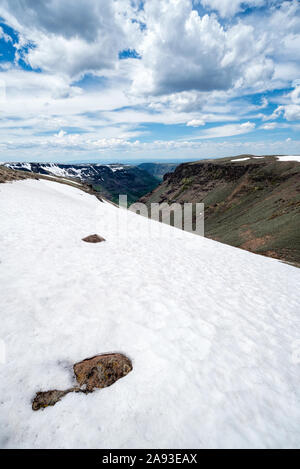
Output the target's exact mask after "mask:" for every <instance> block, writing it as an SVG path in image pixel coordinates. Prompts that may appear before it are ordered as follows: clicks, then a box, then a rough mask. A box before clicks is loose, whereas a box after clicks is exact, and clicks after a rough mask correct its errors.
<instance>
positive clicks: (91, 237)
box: [82, 234, 105, 243]
mask: <svg viewBox="0 0 300 469" xmlns="http://www.w3.org/2000/svg"><path fill="white" fill-rule="evenodd" d="M82 241H85V242H86V243H102V242H103V241H105V239H104V238H102V236H99V235H97V234H94V235H89V236H87V237H86V238H82Z"/></svg>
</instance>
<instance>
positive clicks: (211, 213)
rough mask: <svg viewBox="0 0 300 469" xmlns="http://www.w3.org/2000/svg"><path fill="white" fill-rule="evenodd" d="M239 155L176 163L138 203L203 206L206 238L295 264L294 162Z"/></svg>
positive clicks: (298, 252) (299, 210)
mask: <svg viewBox="0 0 300 469" xmlns="http://www.w3.org/2000/svg"><path fill="white" fill-rule="evenodd" d="M245 156H247V159H245V160H244V161H236V162H234V158H222V159H218V160H203V161H199V162H195V163H187V164H182V165H180V166H179V167H178V168H177V169H176V170H175V172H174V173H173V174H171V175H168V177H167V179H166V180H165V181H164V182H163V183H162V184H161V185H160V186H159V187H158V188H157V189H155V190H154V191H153V192H152V193H151V194H148V195H147V196H145V197H143V198H142V199H141V201H143V202H146V203H147V204H149V203H151V202H165V201H167V202H178V203H184V202H195V203H196V202H204V204H205V235H206V236H207V237H209V238H212V239H215V240H218V241H221V242H223V243H226V244H230V245H232V246H236V247H240V248H243V249H247V250H249V251H252V252H256V253H259V254H263V255H266V256H270V257H275V258H279V259H282V260H285V261H288V262H291V263H294V264H300V163H297V162H282V161H278V160H277V159H276V158H275V157H273V156H268V157H263V158H255V157H252V156H250V155H245ZM241 158H242V156H240V157H236V159H237V160H239V159H241Z"/></svg>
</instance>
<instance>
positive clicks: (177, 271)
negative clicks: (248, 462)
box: [0, 180, 300, 448]
mask: <svg viewBox="0 0 300 469" xmlns="http://www.w3.org/2000/svg"><path fill="white" fill-rule="evenodd" d="M0 216H1V227H0V261H1V262H0V281H1V295H0V311H1V332H0V338H1V340H2V341H3V342H2V345H3V346H4V345H5V349H6V360H5V363H3V364H0V418H1V425H0V446H1V447H4V448H12V447H14V448H29V447H33V448H45V447H47V448H51V447H55V448H115V447H121V448H128V447H145V448H151V447H154V448H155V447H160V448H195V447H200V448H202V447H206V448H211V447H218V448H219V447H258V448H266V447H267V448H269V447H297V446H299V442H300V373H299V371H300V365H299V360H298V358H299V338H300V319H299V300H300V294H299V280H300V271H299V270H298V269H296V268H294V267H291V266H289V265H285V264H282V263H280V262H278V261H276V260H273V259H268V258H264V257H262V256H258V255H254V254H251V253H248V252H246V251H243V250H239V249H235V248H232V247H230V246H226V245H223V244H220V243H217V242H214V241H212V240H209V239H205V238H201V237H198V236H194V235H193V234H189V233H185V232H182V231H179V230H177V229H175V228H171V227H168V226H167V225H162V224H158V223H156V222H154V221H150V220H147V219H145V218H143V217H140V216H137V215H135V214H132V213H128V212H126V211H125V210H121V209H117V208H116V207H114V206H112V205H110V204H108V203H100V202H99V201H98V200H97V199H96V198H95V197H93V196H91V195H88V194H86V193H84V192H81V191H80V190H79V189H76V188H73V187H70V186H64V185H62V184H57V183H55V182H51V181H45V180H40V181H33V180H26V181H21V182H14V183H12V184H2V185H0ZM126 227H127V229H126ZM93 233H98V234H100V235H101V236H104V238H106V240H107V241H106V242H105V243H101V244H94V245H93V244H91V245H90V244H86V243H83V242H82V241H81V238H83V237H84V236H86V235H89V234H93ZM297 347H298V349H297ZM108 351H121V352H124V353H125V354H127V355H128V356H129V357H130V358H131V359H132V361H133V366H134V369H133V371H132V372H131V373H130V374H129V375H128V376H126V377H125V378H123V379H121V380H120V381H118V382H117V383H116V384H114V385H113V386H112V387H110V388H106V389H103V390H99V391H96V392H94V393H93V394H90V395H87V396H86V395H79V394H69V395H67V396H66V397H65V398H64V399H63V400H62V401H61V402H59V403H58V404H57V405H56V406H55V407H51V408H47V409H45V410H44V411H39V412H33V411H32V410H31V400H32V398H33V397H34V395H35V393H36V392H37V391H39V390H49V389H55V388H56V389H65V388H67V387H69V386H71V385H72V384H73V377H72V364H73V363H75V362H77V361H79V360H81V359H84V358H87V357H90V356H93V355H95V354H98V353H101V352H108ZM297 354H298V355H297Z"/></svg>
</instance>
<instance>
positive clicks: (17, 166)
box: [5, 163, 159, 202]
mask: <svg viewBox="0 0 300 469" xmlns="http://www.w3.org/2000/svg"><path fill="white" fill-rule="evenodd" d="M5 166H6V167H8V168H10V169H14V170H18V171H25V172H32V173H38V174H44V175H52V176H57V177H65V178H74V179H77V180H80V181H81V182H84V183H88V184H91V185H92V186H93V187H94V188H95V189H96V190H98V191H99V192H100V193H101V194H102V195H103V196H104V197H107V198H108V199H111V200H113V201H114V202H117V201H118V197H119V194H127V195H128V200H129V202H134V201H135V200H137V199H138V198H139V197H140V196H142V195H144V194H146V193H148V192H150V191H152V190H153V189H154V188H155V187H156V186H157V185H158V183H159V181H158V180H157V179H156V178H155V177H154V176H152V175H151V174H149V173H148V172H147V171H144V170H143V169H140V168H138V167H137V166H132V165H127V164H119V163H115V164H98V163H97V164H93V163H88V164H60V163H5Z"/></svg>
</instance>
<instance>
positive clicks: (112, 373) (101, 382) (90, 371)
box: [73, 353, 132, 392]
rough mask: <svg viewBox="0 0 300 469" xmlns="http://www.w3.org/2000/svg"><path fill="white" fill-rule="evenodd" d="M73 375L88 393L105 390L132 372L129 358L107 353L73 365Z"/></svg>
mask: <svg viewBox="0 0 300 469" xmlns="http://www.w3.org/2000/svg"><path fill="white" fill-rule="evenodd" d="M73 368H74V373H75V376H76V379H77V382H78V384H79V385H80V386H84V385H85V386H86V390H87V391H88V392H90V391H93V390H94V389H95V388H100V389H101V388H106V387H107V386H111V385H112V384H114V383H115V382H116V381H117V380H118V379H120V378H123V376H126V375H127V374H128V373H129V372H130V371H131V370H132V363H131V361H130V360H129V358H127V357H125V355H122V354H120V353H108V354H103V355H97V356H96V357H92V358H88V359H86V360H83V361H82V362H80V363H76V364H75V365H74V367H73Z"/></svg>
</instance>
